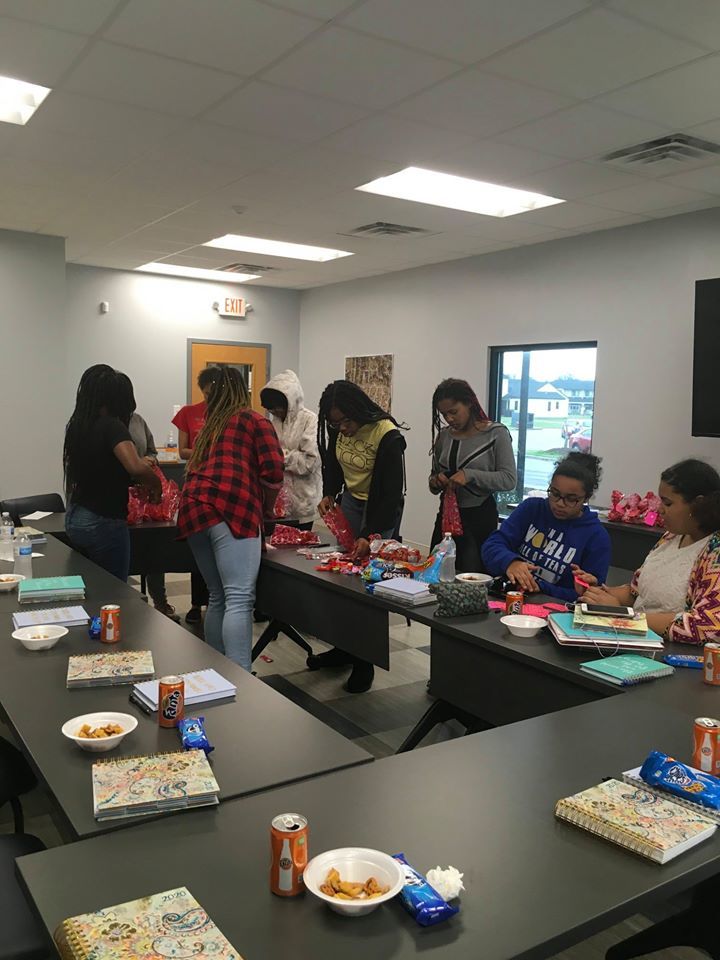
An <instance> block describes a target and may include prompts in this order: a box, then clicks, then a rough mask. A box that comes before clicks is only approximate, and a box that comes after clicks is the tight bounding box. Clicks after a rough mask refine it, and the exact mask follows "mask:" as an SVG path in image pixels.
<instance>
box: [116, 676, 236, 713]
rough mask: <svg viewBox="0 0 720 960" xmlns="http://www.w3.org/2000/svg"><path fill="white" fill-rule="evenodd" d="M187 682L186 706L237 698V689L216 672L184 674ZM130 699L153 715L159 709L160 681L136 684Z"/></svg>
mask: <svg viewBox="0 0 720 960" xmlns="http://www.w3.org/2000/svg"><path fill="white" fill-rule="evenodd" d="M180 676H181V677H182V678H183V680H184V681H185V706H186V707H194V706H196V705H197V704H198V703H209V702H210V701H211V700H229V699H230V698H231V697H234V696H235V693H236V692H237V687H236V686H235V684H233V683H230V681H229V680H226V679H225V677H223V676H221V675H220V674H219V673H218V672H217V671H216V670H196V671H194V672H193V673H182V674H180ZM130 699H131V700H132V701H133V702H134V703H136V704H137V705H138V706H139V707H141V708H142V709H144V710H147V711H149V712H151V713H155V711H156V710H157V708H158V700H159V697H158V681H157V680H146V681H145V682H144V683H136V684H135V686H134V687H133V690H132V693H131V694H130Z"/></svg>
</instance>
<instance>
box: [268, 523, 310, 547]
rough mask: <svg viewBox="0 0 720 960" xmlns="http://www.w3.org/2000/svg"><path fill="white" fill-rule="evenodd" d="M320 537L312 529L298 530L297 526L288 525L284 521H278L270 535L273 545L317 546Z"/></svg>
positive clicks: (271, 544)
mask: <svg viewBox="0 0 720 960" xmlns="http://www.w3.org/2000/svg"><path fill="white" fill-rule="evenodd" d="M318 543H320V539H319V538H318V535H317V534H316V533H313V531H312V530H298V528H297V527H288V526H286V525H285V524H284V523H276V524H275V529H274V530H273V532H272V536H271V537H270V546H271V547H302V546H317V544H318Z"/></svg>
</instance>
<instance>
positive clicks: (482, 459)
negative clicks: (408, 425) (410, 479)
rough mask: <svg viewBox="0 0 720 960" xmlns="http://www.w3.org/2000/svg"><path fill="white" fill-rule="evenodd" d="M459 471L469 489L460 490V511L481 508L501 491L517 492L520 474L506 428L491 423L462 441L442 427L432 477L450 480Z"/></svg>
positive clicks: (434, 453)
mask: <svg viewBox="0 0 720 960" xmlns="http://www.w3.org/2000/svg"><path fill="white" fill-rule="evenodd" d="M458 470H464V471H465V476H466V477H467V480H468V482H467V485H466V486H464V487H458V489H457V497H458V505H459V506H460V507H461V508H463V507H479V506H480V505H481V504H482V503H484V501H485V500H487V498H488V497H489V496H490V495H491V494H493V493H495V492H497V491H499V490H514V489H515V484H516V483H517V471H516V468H515V456H514V454H513V449H512V438H511V436H510V431H509V430H508V429H507V427H504V426H503V425H502V424H501V423H491V424H489V425H488V426H487V427H486V429H485V430H481V431H480V432H479V433H474V434H473V435H472V436H471V437H465V438H463V439H462V440H458V439H455V438H454V437H453V436H451V434H450V428H449V427H443V429H442V430H441V431H440V433H439V434H438V435H437V438H436V440H435V447H434V449H433V462H432V475H433V476H434V475H435V474H437V473H444V474H446V475H447V476H448V477H451V476H452V475H453V474H454V473H457V471H458ZM433 492H437V491H433Z"/></svg>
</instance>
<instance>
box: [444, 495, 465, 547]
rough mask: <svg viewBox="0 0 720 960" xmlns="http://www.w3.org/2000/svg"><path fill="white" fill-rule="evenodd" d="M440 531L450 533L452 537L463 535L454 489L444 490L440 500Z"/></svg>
mask: <svg viewBox="0 0 720 960" xmlns="http://www.w3.org/2000/svg"><path fill="white" fill-rule="evenodd" d="M442 533H443V534H446V533H451V534H452V535H453V536H454V537H461V536H462V535H463V525H462V520H461V519H460V507H459V506H458V501H457V494H456V493H455V491H454V490H446V491H445V493H444V494H443V502H442Z"/></svg>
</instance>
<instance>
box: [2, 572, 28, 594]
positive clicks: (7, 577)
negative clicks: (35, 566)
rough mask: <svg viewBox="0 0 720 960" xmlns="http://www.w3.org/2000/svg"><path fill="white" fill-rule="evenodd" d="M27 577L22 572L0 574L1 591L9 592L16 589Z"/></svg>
mask: <svg viewBox="0 0 720 960" xmlns="http://www.w3.org/2000/svg"><path fill="white" fill-rule="evenodd" d="M24 579H25V577H24V576H23V575H22V574H21V573H2V574H0V593H9V592H10V591H11V590H14V589H15V588H16V587H17V585H18V584H19V583H20V581H21V580H24Z"/></svg>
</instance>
